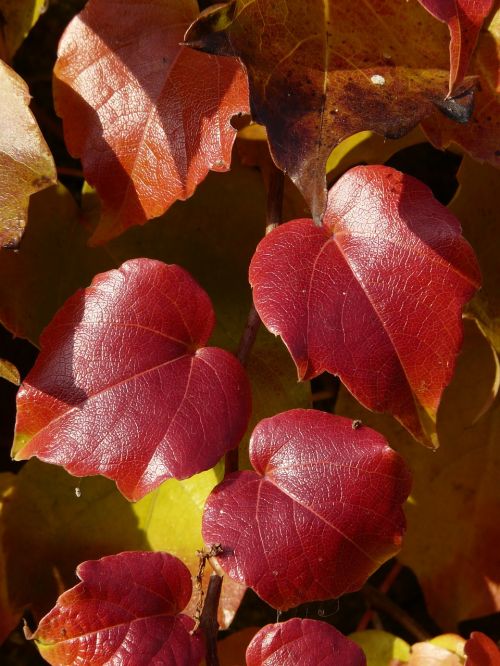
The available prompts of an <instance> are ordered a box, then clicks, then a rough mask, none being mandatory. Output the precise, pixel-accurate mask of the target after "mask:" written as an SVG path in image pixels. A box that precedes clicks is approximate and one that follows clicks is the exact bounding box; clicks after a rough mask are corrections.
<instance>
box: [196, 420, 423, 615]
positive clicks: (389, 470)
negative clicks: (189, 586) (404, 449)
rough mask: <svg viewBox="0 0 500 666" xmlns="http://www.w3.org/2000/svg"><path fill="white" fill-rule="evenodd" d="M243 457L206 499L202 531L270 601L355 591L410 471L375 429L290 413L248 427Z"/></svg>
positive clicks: (230, 566) (386, 552) (376, 555)
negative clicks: (243, 467)
mask: <svg viewBox="0 0 500 666" xmlns="http://www.w3.org/2000/svg"><path fill="white" fill-rule="evenodd" d="M250 462H251V463H252V465H253V467H254V470H255V471H244V472H235V473H233V474H229V475H228V476H227V477H226V479H225V480H224V481H223V483H221V484H220V485H219V486H217V487H216V488H215V490H214V491H213V492H212V494H211V495H209V497H208V500H207V503H206V505H205V512H204V515H203V537H204V539H205V542H206V543H220V544H221V545H222V548H223V552H222V554H221V555H220V556H219V557H218V560H219V562H220V564H221V566H222V567H223V569H224V570H225V571H226V572H227V573H228V575H229V576H230V577H231V578H233V579H234V580H238V581H240V582H244V583H245V584H246V585H249V586H250V587H252V588H253V589H254V590H255V592H257V594H258V595H259V596H260V597H261V598H262V599H264V601H266V602H267V603H269V604H270V605H271V606H274V607H275V608H280V609H284V610H285V609H287V608H290V607H292V606H297V605H298V604H300V603H304V602H307V601H316V600H322V599H330V598H332V597H338V596H340V595H342V594H344V593H346V592H352V591H354V590H357V589H359V588H360V587H361V585H363V583H364V582H365V581H366V579H367V578H368V576H370V575H371V574H372V573H373V572H374V571H375V570H376V569H377V568H378V567H379V566H380V565H381V564H382V563H383V562H385V561H386V560H387V559H389V558H390V557H392V556H393V555H394V553H395V552H396V551H397V550H398V549H399V547H400V545H401V538H402V534H403V531H404V526H405V520H404V515H403V511H402V509H401V504H402V503H403V502H404V500H405V499H406V497H407V495H408V493H409V490H410V476H409V472H408V470H407V469H406V467H405V465H404V463H403V461H402V459H401V458H399V456H398V455H397V454H395V453H394V452H393V451H392V450H391V449H390V448H389V447H388V446H387V444H386V442H385V440H384V439H383V437H381V436H380V435H379V434H378V433H376V432H375V431H373V430H370V429H369V428H360V429H356V428H355V427H353V422H352V421H351V420H348V419H344V418H339V417H333V416H331V415H330V414H325V413H323V412H318V411H314V410H303V409H294V410H290V411H288V412H283V413H282V414H278V415H277V416H273V417H271V418H268V419H264V420H262V421H261V422H260V423H259V424H258V425H257V427H256V428H255V430H254V431H253V434H252V437H251V439H250Z"/></svg>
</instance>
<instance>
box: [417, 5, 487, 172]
mask: <svg viewBox="0 0 500 666" xmlns="http://www.w3.org/2000/svg"><path fill="white" fill-rule="evenodd" d="M499 61H500V2H499V1H498V0H496V2H495V12H494V14H493V16H492V17H491V19H490V20H489V25H486V26H485V28H483V30H482V31H481V34H480V36H479V41H478V46H477V48H476V52H475V54H474V56H473V58H472V62H471V67H470V71H471V73H472V74H475V75H476V76H478V77H479V84H480V85H479V89H478V90H477V92H476V95H475V103H474V111H473V114H472V117H471V119H470V121H469V122H468V123H467V124H465V125H457V124H456V123H454V122H452V121H451V120H448V119H447V118H445V117H444V116H443V115H442V114H440V113H433V114H432V115H431V116H429V117H428V118H426V119H424V120H423V121H422V128H423V130H424V131H425V133H426V134H427V136H428V137H429V140H430V141H432V143H433V144H434V145H435V146H436V147H437V148H447V147H449V146H453V145H458V146H460V147H461V148H463V149H464V150H465V151H466V152H467V153H468V154H469V155H471V156H472V157H473V158H474V159H476V160H479V161H480V162H489V163H490V164H493V165H494V166H496V167H500V148H499V146H500V76H499V71H500V70H499V66H498V63H499Z"/></svg>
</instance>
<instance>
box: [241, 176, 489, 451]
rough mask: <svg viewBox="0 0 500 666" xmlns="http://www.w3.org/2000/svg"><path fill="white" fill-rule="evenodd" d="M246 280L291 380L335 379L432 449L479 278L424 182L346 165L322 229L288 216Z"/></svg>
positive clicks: (455, 227)
mask: <svg viewBox="0 0 500 666" xmlns="http://www.w3.org/2000/svg"><path fill="white" fill-rule="evenodd" d="M250 282H251V284H252V286H253V289H254V292H253V293H254V302H255V306H256V308H257V311H258V313H259V315H260V316H261V318H262V321H263V322H264V324H265V325H266V326H267V328H268V329H269V330H270V331H271V332H272V333H274V334H276V335H281V337H282V338H283V341H284V342H285V344H286V345H287V347H288V349H289V350H290V353H291V354H292V356H293V358H294V360H295V363H296V365H297V368H298V373H299V378H300V379H310V378H312V377H316V376H317V375H319V374H320V373H321V372H323V371H325V370H326V371H328V372H331V373H333V374H336V375H338V376H339V377H340V379H341V380H342V381H343V382H344V384H345V385H346V386H347V388H348V389H349V390H350V391H351V393H353V395H354V396H355V397H356V398H357V399H358V400H359V401H360V402H361V403H362V404H363V405H365V406H366V407H368V408H369V409H373V410H375V411H388V412H391V413H392V414H393V415H394V416H395V417H396V418H397V419H398V420H399V421H400V422H401V423H402V424H403V425H404V426H405V427H406V428H407V429H408V430H409V431H410V432H411V433H412V434H413V435H414V436H415V437H416V438H417V439H419V440H421V441H422V442H424V443H426V444H427V445H431V446H435V445H437V440H436V437H435V417H436V411H437V408H438V405H439V401H440V398H441V395H442V392H443V390H444V388H445V386H446V385H447V384H448V382H449V381H450V379H451V376H452V373H453V368H454V365H455V359H456V356H457V354H458V351H459V349H460V345H461V342H462V323H461V312H462V306H463V305H464V304H465V303H466V302H467V300H469V298H470V297H471V296H472V294H473V293H474V291H475V290H476V289H477V287H478V285H479V282H480V275H479V268H478V265H477V261H476V259H475V257H474V253H473V251H472V249H471V247H470V246H469V244H468V243H467V242H466V241H465V240H464V238H463V237H462V236H461V235H460V225H459V223H458V220H457V219H456V218H455V217H454V215H453V214H452V213H450V211H448V210H447V209H446V208H445V207H444V206H442V205H441V204H440V203H439V202H438V201H436V200H435V199H434V197H433V196H432V193H431V191H430V190H429V189H428V188H427V187H426V186H425V185H423V184H422V183H420V182H419V181H417V180H416V179H415V178H412V177H410V176H406V175H403V174H401V173H399V172H398V171H395V170H394V169H390V168H388V167H383V166H370V167H357V168H355V169H351V170H350V171H348V172H347V173H346V174H345V175H344V176H343V177H342V178H341V179H340V180H339V181H338V182H337V183H336V184H335V185H334V187H333V188H332V189H331V190H330V193H329V197H328V207H327V211H326V214H325V218H324V222H323V226H322V227H316V226H315V225H314V223H313V221H312V220H294V221H292V222H289V223H288V224H285V225H283V226H281V227H279V228H277V229H275V230H274V231H273V232H272V233H271V234H269V235H268V236H267V237H266V238H264V239H263V240H262V241H261V243H260V244H259V246H258V247H257V250H256V253H255V255H254V257H253V259H252V263H251V266H250Z"/></svg>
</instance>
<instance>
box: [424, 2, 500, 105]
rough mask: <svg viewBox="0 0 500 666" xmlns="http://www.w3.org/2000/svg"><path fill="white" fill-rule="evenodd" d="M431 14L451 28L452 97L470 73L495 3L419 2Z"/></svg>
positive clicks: (450, 92)
mask: <svg viewBox="0 0 500 666" xmlns="http://www.w3.org/2000/svg"><path fill="white" fill-rule="evenodd" d="M418 1H419V2H420V4H421V5H423V6H424V7H425V8H426V9H427V11H429V12H430V13H431V14H432V15H433V16H435V17H436V18H437V19H439V20H440V21H444V22H445V23H447V24H448V29H449V31H450V38H451V40H450V88H449V94H450V95H452V93H453V91H454V89H455V87H456V86H457V85H459V84H460V83H461V82H462V81H463V79H464V76H465V74H466V72H467V68H468V66H469V62H470V59H471V57H472V53H473V52H474V49H475V47H476V44H477V38H478V36H479V31H480V30H481V26H482V24H483V21H484V19H485V18H486V17H487V16H488V14H489V12H490V10H491V8H492V6H493V0H418Z"/></svg>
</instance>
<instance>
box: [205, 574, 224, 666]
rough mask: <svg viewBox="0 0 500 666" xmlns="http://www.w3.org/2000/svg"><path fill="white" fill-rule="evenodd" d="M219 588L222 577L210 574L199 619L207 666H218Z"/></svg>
mask: <svg viewBox="0 0 500 666" xmlns="http://www.w3.org/2000/svg"><path fill="white" fill-rule="evenodd" d="M221 588H222V576H219V575H218V574H216V573H213V574H211V576H210V580H209V582H208V589H207V596H206V598H205V604H204V606H203V611H202V613H201V617H200V629H201V631H202V632H203V635H204V636H205V648H206V654H205V662H206V664H207V666H219V655H218V654H217V634H218V632H219V622H218V620H217V609H218V607H219V599H220V591H221Z"/></svg>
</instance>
